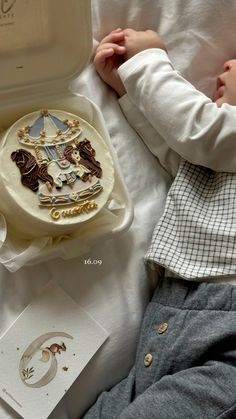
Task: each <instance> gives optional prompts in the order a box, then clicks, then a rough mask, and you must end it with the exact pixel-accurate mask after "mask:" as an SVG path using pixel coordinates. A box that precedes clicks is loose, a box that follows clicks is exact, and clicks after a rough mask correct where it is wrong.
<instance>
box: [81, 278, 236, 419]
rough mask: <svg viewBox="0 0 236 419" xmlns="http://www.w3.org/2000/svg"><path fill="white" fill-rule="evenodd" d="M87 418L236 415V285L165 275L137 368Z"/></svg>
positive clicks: (223, 418) (228, 418) (232, 418)
mask: <svg viewBox="0 0 236 419" xmlns="http://www.w3.org/2000/svg"><path fill="white" fill-rule="evenodd" d="M85 418H86V419H99V418H102V419H113V418H119V419H130V418H132V419H141V418H142V419H152V418H153V419H154V418H157V419H216V418H217V419H236V286H231V285H229V284H212V283H197V282H188V281H183V280H178V279H173V278H172V279H167V278H164V279H161V280H160V281H159V284H158V287H157V289H156V291H155V294H154V296H153V299H152V301H151V302H150V303H149V305H148V307H147V310H146V313H145V316H144V320H143V325H142V329H141V334H140V339H139V344H138V349H137V355H136V361H135V365H134V367H133V368H132V370H131V372H130V374H129V375H128V377H127V378H126V379H124V380H123V381H121V382H120V383H119V384H117V385H116V386H115V387H113V388H112V389H111V390H110V391H109V392H104V393H102V394H101V395H100V396H99V398H98V400H97V402H96V404H95V405H94V406H93V407H92V408H91V409H90V410H89V411H88V412H87V414H85V416H84V419H85Z"/></svg>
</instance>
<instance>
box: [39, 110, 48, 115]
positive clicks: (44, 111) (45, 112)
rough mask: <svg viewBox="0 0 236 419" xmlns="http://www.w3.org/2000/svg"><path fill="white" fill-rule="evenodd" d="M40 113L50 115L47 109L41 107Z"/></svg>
mask: <svg viewBox="0 0 236 419" xmlns="http://www.w3.org/2000/svg"><path fill="white" fill-rule="evenodd" d="M40 114H41V116H48V110H47V109H41V111H40Z"/></svg>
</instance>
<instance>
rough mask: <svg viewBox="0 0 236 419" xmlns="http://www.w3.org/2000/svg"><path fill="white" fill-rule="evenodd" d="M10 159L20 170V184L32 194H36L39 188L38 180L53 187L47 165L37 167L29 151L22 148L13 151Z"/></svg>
mask: <svg viewBox="0 0 236 419" xmlns="http://www.w3.org/2000/svg"><path fill="white" fill-rule="evenodd" d="M11 159H12V160H13V161H14V162H15V163H16V165H17V167H18V168H19V169H20V172H21V182H22V184H23V185H24V186H26V187H27V188H29V189H31V190H32V191H33V192H37V190H38V188H39V182H38V180H39V179H40V180H42V181H43V182H45V183H46V184H47V183H48V184H49V185H51V186H53V178H52V176H50V175H49V174H48V172H47V164H41V165H40V166H39V165H38V163H37V161H36V159H35V157H34V156H33V155H32V154H31V153H30V152H29V151H27V150H25V149H23V148H20V149H18V150H16V151H13V153H11Z"/></svg>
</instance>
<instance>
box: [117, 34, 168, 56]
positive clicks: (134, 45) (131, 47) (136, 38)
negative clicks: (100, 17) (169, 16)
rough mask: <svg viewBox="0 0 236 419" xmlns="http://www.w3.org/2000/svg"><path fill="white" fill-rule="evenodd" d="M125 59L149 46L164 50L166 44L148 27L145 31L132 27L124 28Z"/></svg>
mask: <svg viewBox="0 0 236 419" xmlns="http://www.w3.org/2000/svg"><path fill="white" fill-rule="evenodd" d="M123 33H124V36H125V42H124V45H125V49H126V52H125V60H128V59H129V58H131V57H133V56H134V55H135V54H138V52H141V51H143V50H145V49H149V48H160V49H164V50H165V51H166V46H165V44H164V42H163V40H162V39H161V37H160V36H159V35H158V34H157V33H156V32H154V31H152V30H150V29H148V30H146V31H135V30H133V29H125V30H124V31H123Z"/></svg>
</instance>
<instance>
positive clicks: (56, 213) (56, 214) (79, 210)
mask: <svg viewBox="0 0 236 419" xmlns="http://www.w3.org/2000/svg"><path fill="white" fill-rule="evenodd" d="M97 207H98V205H97V203H96V202H95V201H89V200H88V201H85V202H83V203H82V204H80V205H76V206H75V207H72V208H68V209H66V210H61V211H60V210H58V209H57V208H56V207H53V208H52V209H51V210H50V216H51V218H52V219H53V221H57V220H59V218H60V217H61V216H62V217H63V218H66V217H74V216H76V215H80V214H83V213H87V214H88V213H89V212H90V211H93V210H94V209H96V208H97Z"/></svg>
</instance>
